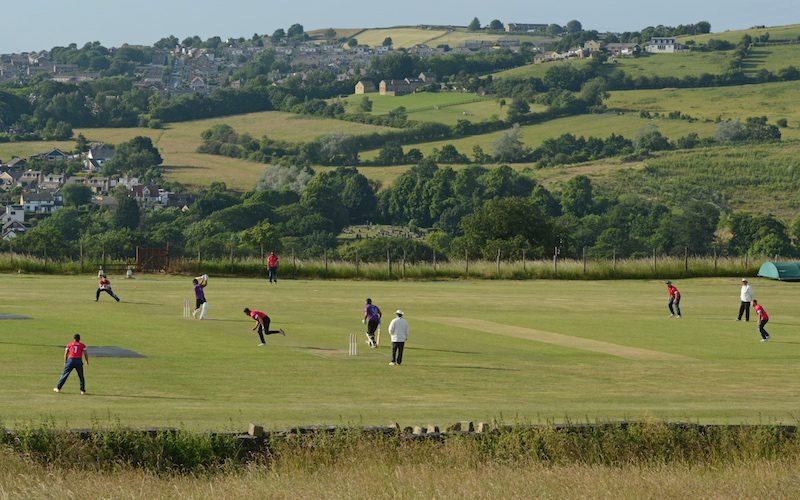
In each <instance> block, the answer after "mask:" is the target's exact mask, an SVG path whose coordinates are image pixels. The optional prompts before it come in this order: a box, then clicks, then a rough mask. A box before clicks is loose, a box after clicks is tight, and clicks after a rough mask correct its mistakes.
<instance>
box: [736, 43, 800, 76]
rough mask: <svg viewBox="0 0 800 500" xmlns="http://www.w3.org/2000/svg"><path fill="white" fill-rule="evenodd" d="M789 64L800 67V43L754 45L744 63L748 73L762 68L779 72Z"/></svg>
mask: <svg viewBox="0 0 800 500" xmlns="http://www.w3.org/2000/svg"><path fill="white" fill-rule="evenodd" d="M788 66H794V67H795V68H798V67H800V44H797V43H796V44H791V45H766V46H758V47H753V48H752V49H750V53H749V54H748V55H747V57H746V58H745V60H744V63H743V68H744V70H745V71H746V72H747V73H755V72H756V71H758V70H760V69H766V70H768V71H771V72H773V73H777V72H778V71H780V70H782V69H783V68H786V67H788Z"/></svg>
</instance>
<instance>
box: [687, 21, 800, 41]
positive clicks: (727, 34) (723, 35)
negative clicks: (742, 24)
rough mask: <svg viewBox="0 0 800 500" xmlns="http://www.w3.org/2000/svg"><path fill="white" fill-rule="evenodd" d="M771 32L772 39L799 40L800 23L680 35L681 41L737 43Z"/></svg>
mask: <svg viewBox="0 0 800 500" xmlns="http://www.w3.org/2000/svg"><path fill="white" fill-rule="evenodd" d="M765 33H769V38H770V40H771V41H779V40H797V39H798V37H800V24H787V25H785V26H768V27H764V28H749V29H744V30H732V31H723V32H720V33H709V34H706V35H693V36H682V37H679V41H680V42H681V43H686V42H688V41H690V40H692V41H694V42H695V43H698V44H705V43H707V42H708V41H709V40H711V39H712V38H713V39H716V40H726V41H728V42H731V43H736V42H738V41H739V40H741V39H742V37H743V36H744V35H750V36H751V37H753V38H755V37H758V36H762V35H763V34H765Z"/></svg>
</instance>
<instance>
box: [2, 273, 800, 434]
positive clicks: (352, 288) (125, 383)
mask: <svg viewBox="0 0 800 500" xmlns="http://www.w3.org/2000/svg"><path fill="white" fill-rule="evenodd" d="M109 278H110V279H111V280H112V284H113V287H114V291H115V292H116V293H117V294H118V295H119V296H120V298H121V299H122V302H120V303H116V302H114V301H113V300H112V299H111V298H110V297H109V296H108V295H106V294H103V295H102V296H101V297H100V301H99V302H95V301H94V293H95V287H96V282H95V280H94V278H93V277H92V276H89V275H86V276H30V275H2V276H0V317H8V315H12V317H16V316H24V317H29V318H30V319H0V350H2V353H3V358H4V362H3V363H2V365H0V377H2V380H3V384H2V387H0V399H1V400H2V401H3V409H2V412H1V413H0V418H1V419H2V422H0V424H2V425H4V426H6V427H21V426H26V425H29V424H33V425H35V424H38V423H40V422H50V423H53V424H54V425H56V426H57V427H68V428H75V427H89V426H103V427H106V426H109V425H115V424H121V425H125V426H135V427H151V426H157V427H163V426H172V427H183V428H186V429H192V430H219V431H223V430H242V429H244V428H245V427H246V425H247V424H248V423H249V422H256V423H260V424H262V425H264V426H265V427H266V428H287V427H292V426H297V425H315V424H365V425H372V424H376V425H385V424H388V423H390V422H399V423H401V424H402V425H414V424H419V425H422V424H427V423H434V424H439V425H444V424H448V423H452V422H455V421H458V420H466V419H469V420H475V421H480V420H484V421H488V420H491V419H493V418H494V419H498V420H502V421H505V422H508V423H513V422H530V423H536V422H561V421H572V422H576V421H577V422H581V421H608V420H622V419H627V420H641V419H663V420H670V421H692V422H718V423H739V422H753V423H793V424H794V423H797V418H798V417H797V416H798V412H799V411H800V403H799V402H798V399H799V398H798V397H799V396H800V377H798V375H799V374H800V368H798V360H800V311H798V308H797V299H798V297H800V285H798V284H792V283H779V282H772V281H766V280H753V283H752V284H753V289H754V292H755V296H756V298H758V299H759V301H760V302H761V303H762V305H763V306H764V307H765V308H766V310H767V311H768V312H769V315H770V318H771V319H770V322H769V325H768V326H767V329H768V330H769V332H770V334H771V335H772V340H771V341H770V342H767V343H761V342H760V337H759V335H758V333H757V332H756V327H757V322H756V321H755V320H754V318H753V317H752V316H751V320H750V322H749V323H748V322H745V321H741V322H737V321H736V314H737V311H738V306H739V285H740V283H739V280H738V279H735V278H728V279H691V280H683V281H681V280H677V279H673V281H675V284H676V285H677V286H678V288H679V289H680V290H681V293H682V295H683V301H682V304H681V307H682V309H683V318H682V319H680V320H678V319H668V316H669V313H668V311H667V307H666V299H667V294H666V288H665V286H664V284H663V282H661V281H655V280H652V281H644V280H639V281H634V280H628V281H543V280H534V281H490V280H487V281H467V280H463V281H430V282H419V281H416V282H402V281H401V282H372V281H299V280H288V279H287V280H281V281H280V283H279V284H277V285H270V284H269V283H268V282H267V281H266V280H264V279H234V278H230V279H229V278H216V277H215V276H211V278H210V280H209V285H208V287H207V288H206V297H207V299H208V302H209V310H208V317H207V319H205V320H203V321H196V320H193V319H191V318H190V319H184V318H183V317H182V304H183V301H184V299H187V298H188V299H191V302H192V304H193V303H194V295H193V290H192V284H191V278H189V277H181V276H143V275H139V276H137V277H136V279H133V280H126V279H123V277H122V276H109ZM366 297H371V298H372V299H373V301H374V303H375V304H376V305H378V306H379V307H380V308H381V309H382V310H383V313H384V322H383V328H382V330H383V331H382V339H381V346H380V347H379V348H378V349H369V348H368V346H367V345H366V343H365V337H364V333H363V332H364V326H363V325H362V324H361V318H362V317H363V315H364V314H363V305H364V300H365V298H366ZM243 307H250V308H251V309H260V310H263V311H265V312H266V313H267V314H268V315H270V317H271V318H272V326H273V328H284V329H285V330H286V336H285V337H284V336H280V335H271V336H269V337H268V340H267V345H266V346H265V347H257V344H258V337H257V336H256V334H255V333H254V332H252V331H251V327H252V326H253V321H252V320H251V319H250V318H249V317H247V316H245V315H244V314H243V313H242V308H243ZM398 308H399V309H402V310H404V311H405V314H406V319H407V320H408V321H409V324H410V335H409V341H408V343H407V346H406V351H405V359H404V363H403V366H401V367H395V366H389V364H388V363H389V359H390V339H389V335H388V333H387V331H386V330H387V327H388V324H389V321H390V320H391V318H393V317H394V314H393V312H394V310H395V309H398ZM352 332H356V333H358V339H359V345H358V355H357V356H354V357H352V356H348V341H349V335H350V333H352ZM74 333H80V334H81V336H82V338H83V341H84V342H85V343H86V344H87V345H88V346H90V347H97V346H105V347H111V346H113V347H118V348H122V349H127V350H129V351H133V352H135V353H138V354H140V355H141V356H143V357H95V356H92V357H91V359H90V364H89V366H88V367H86V377H87V392H88V394H87V395H85V396H80V395H79V393H78V380H77V375H76V374H75V373H73V374H72V376H71V377H70V380H68V381H67V384H66V385H65V387H64V390H63V392H62V393H61V394H55V393H54V392H53V391H52V388H53V386H54V385H55V383H56V381H57V379H58V376H59V375H60V372H61V370H62V368H63V346H64V345H65V344H66V343H67V342H69V341H70V340H71V338H72V335H73V334H74ZM90 356H91V354H90Z"/></svg>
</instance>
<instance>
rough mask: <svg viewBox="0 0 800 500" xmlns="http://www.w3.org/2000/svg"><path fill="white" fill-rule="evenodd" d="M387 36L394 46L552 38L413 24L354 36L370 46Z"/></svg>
mask: <svg viewBox="0 0 800 500" xmlns="http://www.w3.org/2000/svg"><path fill="white" fill-rule="evenodd" d="M337 33H338V31H337ZM350 36H353V35H350ZM387 37H389V38H391V39H392V45H393V46H394V47H395V48H408V47H413V46H414V45H418V44H425V45H429V46H432V47H436V46H438V45H449V46H450V47H460V46H462V45H464V42H466V41H467V40H487V41H491V42H496V41H497V40H500V39H519V40H529V41H538V42H542V41H548V40H552V38H550V37H544V36H532V35H525V34H512V33H508V34H506V33H487V32H483V31H467V30H466V29H465V28H449V29H444V28H441V29H439V28H432V29H427V28H420V27H413V26H397V27H394V28H374V29H365V30H362V31H360V32H358V33H356V34H355V38H356V39H357V40H358V43H359V44H361V45H369V46H370V47H376V46H379V45H382V44H383V40H384V39H386V38H387Z"/></svg>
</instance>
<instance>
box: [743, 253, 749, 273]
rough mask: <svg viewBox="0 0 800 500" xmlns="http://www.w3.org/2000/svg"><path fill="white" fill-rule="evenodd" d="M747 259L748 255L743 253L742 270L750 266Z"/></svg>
mask: <svg viewBox="0 0 800 500" xmlns="http://www.w3.org/2000/svg"><path fill="white" fill-rule="evenodd" d="M749 259H750V255H748V254H744V270H745V271H747V269H748V268H749V267H750V262H749Z"/></svg>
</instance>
